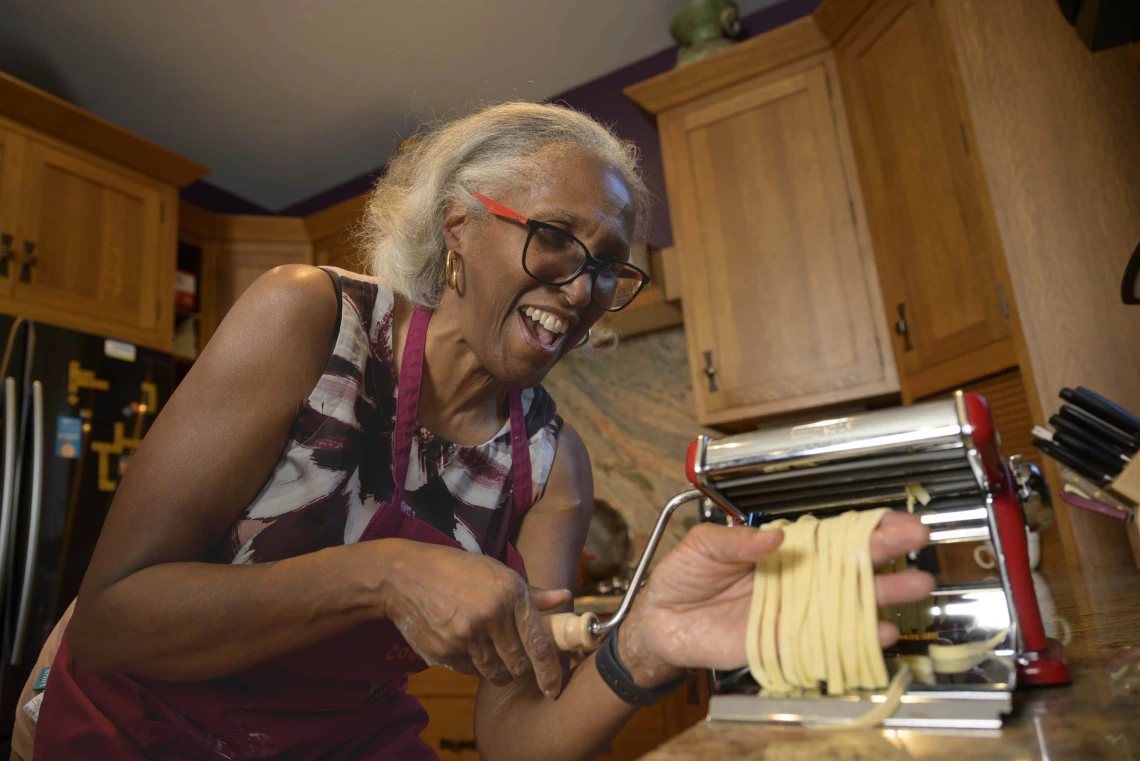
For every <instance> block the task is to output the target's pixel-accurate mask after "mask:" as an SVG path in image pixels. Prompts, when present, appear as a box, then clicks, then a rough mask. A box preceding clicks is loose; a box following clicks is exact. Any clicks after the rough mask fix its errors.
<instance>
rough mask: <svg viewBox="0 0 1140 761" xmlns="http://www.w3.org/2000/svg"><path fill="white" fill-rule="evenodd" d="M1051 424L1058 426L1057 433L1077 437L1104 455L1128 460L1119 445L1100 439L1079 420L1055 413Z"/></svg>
mask: <svg viewBox="0 0 1140 761" xmlns="http://www.w3.org/2000/svg"><path fill="white" fill-rule="evenodd" d="M1049 425H1051V426H1053V427H1054V428H1056V429H1057V433H1062V434H1065V435H1066V436H1068V437H1070V438H1074V439H1076V440H1077V441H1079V442H1081V443H1082V444H1084V445H1085V446H1086V447H1089V448H1090V449H1093V450H1095V451H1097V452H1099V453H1100V454H1101V456H1103V457H1107V458H1109V459H1112V460H1114V461H1116V462H1120V463H1126V462H1127V461H1126V460H1125V459H1124V458H1125V456H1126V455H1125V454H1124V452H1123V451H1122V450H1121V449H1120V448H1119V447H1114V446H1113V445H1112V444H1109V443H1108V442H1106V441H1104V440H1103V439H1098V438H1097V436H1096V434H1095V433H1092V432H1090V431H1089V430H1088V429H1087V428H1085V427H1083V426H1081V425H1080V424H1079V423H1077V422H1074V421H1072V420H1070V419H1069V418H1063V417H1061V416H1060V415H1054V416H1053V417H1051V418H1049ZM1054 437H1056V434H1054Z"/></svg>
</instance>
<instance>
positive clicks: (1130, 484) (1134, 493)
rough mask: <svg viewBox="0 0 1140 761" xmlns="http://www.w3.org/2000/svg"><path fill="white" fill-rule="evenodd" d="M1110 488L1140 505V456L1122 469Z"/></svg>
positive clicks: (1134, 503)
mask: <svg viewBox="0 0 1140 761" xmlns="http://www.w3.org/2000/svg"><path fill="white" fill-rule="evenodd" d="M1110 488H1111V490H1112V491H1114V492H1116V493H1117V494H1119V495H1120V496H1121V497H1124V498H1125V499H1126V500H1128V501H1129V502H1131V503H1132V504H1133V505H1140V457H1137V458H1136V459H1134V460H1133V461H1132V462H1130V463H1128V466H1127V467H1126V468H1124V470H1122V471H1120V475H1119V476H1117V477H1116V480H1115V481H1113V482H1112V486H1111V487H1110Z"/></svg>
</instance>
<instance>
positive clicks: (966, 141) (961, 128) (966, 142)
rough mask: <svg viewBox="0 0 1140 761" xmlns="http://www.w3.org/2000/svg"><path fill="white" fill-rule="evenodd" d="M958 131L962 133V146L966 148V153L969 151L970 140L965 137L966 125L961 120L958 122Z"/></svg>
mask: <svg viewBox="0 0 1140 761" xmlns="http://www.w3.org/2000/svg"><path fill="white" fill-rule="evenodd" d="M958 131H959V132H961V133H962V147H963V148H965V149H966V153H967V154H968V153H969V152H970V140H969V139H968V138H967V137H966V125H965V123H963V122H958Z"/></svg>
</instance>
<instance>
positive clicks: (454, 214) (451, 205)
mask: <svg viewBox="0 0 1140 761" xmlns="http://www.w3.org/2000/svg"><path fill="white" fill-rule="evenodd" d="M470 221H471V216H470V215H469V214H468V213H467V207H466V206H464V205H463V204H462V203H460V202H459V201H458V200H456V199H454V198H452V199H451V200H450V201H448V202H447V206H446V207H444V210H443V242H444V244H445V245H446V246H447V247H448V248H449V249H452V250H454V251H462V250H463V231H464V229H466V227H467V225H468V223H469V222H470Z"/></svg>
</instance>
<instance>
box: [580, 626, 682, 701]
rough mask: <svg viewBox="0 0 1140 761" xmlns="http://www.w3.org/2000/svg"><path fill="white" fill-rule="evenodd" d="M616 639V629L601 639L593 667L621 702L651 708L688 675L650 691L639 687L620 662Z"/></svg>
mask: <svg viewBox="0 0 1140 761" xmlns="http://www.w3.org/2000/svg"><path fill="white" fill-rule="evenodd" d="M619 629H620V627H619ZM617 638H618V629H614V630H613V631H611V632H610V633H609V634H607V635H606V636H605V638H604V639H602V644H601V645H600V646H599V647H598V652H597V654H596V655H595V656H594V665H595V666H596V667H597V669H598V674H599V675H601V677H602V680H603V681H604V682H605V683H606V684H607V685H608V686H609V688H610V689H611V690H613V691H614V694H615V695H617V696H618V697H619V698H621V699H622V701H624V702H626V703H629V704H630V705H631V706H651V705H653V704H654V703H656V702H658V701H659V700H662V699H663V698H665V697H668V695H669V694H670V693H671V692H673V690H675V689H677V688H678V687H680V686H681V685H682V684H683V683H684V681H685V678H686V677H687V676H688V674H686V673H684V672H682V673H681V675H680V676H679V677H677V678H676V679H674V680H673V681H672V682H669V683H668V684H663V685H661V686H660V687H656V688H654V689H651V690H647V689H645V688H644V687H639V686H638V685H637V683H636V682H635V681H633V676H632V675H631V674H630V673H629V669H627V668H626V667H625V664H624V663H622V662H621V658H619V657H618V650H617Z"/></svg>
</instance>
